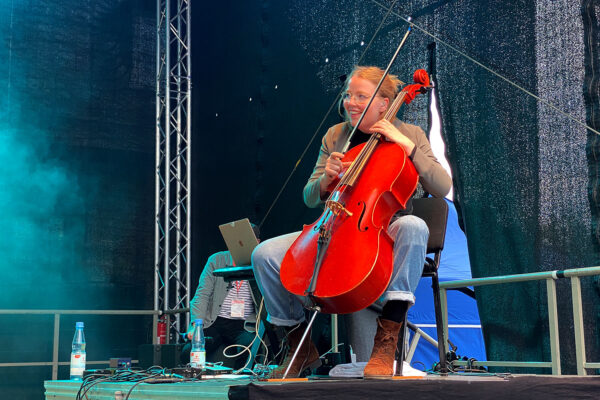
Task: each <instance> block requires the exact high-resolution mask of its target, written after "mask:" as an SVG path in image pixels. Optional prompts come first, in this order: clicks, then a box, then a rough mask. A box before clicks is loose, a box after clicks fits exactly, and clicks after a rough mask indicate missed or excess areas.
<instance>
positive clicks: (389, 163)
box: [280, 70, 429, 314]
mask: <svg viewBox="0 0 600 400" xmlns="http://www.w3.org/2000/svg"><path fill="white" fill-rule="evenodd" d="M418 71H423V70H418ZM423 73H425V71H423ZM416 75H417V73H415V77H416ZM425 76H426V73H425ZM426 77H427V76H426ZM415 80H416V78H415ZM428 84H429V82H428V77H427V85H428ZM410 86H417V85H410ZM418 86H420V87H422V86H423V85H418ZM415 90H416V89H415ZM412 98H414V93H413V94H412V97H411V98H410V100H412ZM407 102H408V101H405V103H407ZM398 107H399V106H398ZM397 110H398V109H397V108H396V110H395V111H396V112H397ZM396 112H393V115H395V114H396ZM373 143H376V144H375V145H373ZM373 143H369V142H367V143H366V144H365V143H363V144H362V145H359V146H356V147H354V148H352V149H350V150H349V151H348V152H347V153H346V154H345V156H344V159H343V161H354V162H353V164H352V166H351V167H350V168H349V169H348V170H347V171H346V172H345V174H348V175H349V174H350V171H351V170H353V167H354V166H355V164H357V163H359V162H360V164H361V165H360V167H357V168H359V170H360V172H359V173H358V174H357V177H358V178H357V179H352V180H348V179H345V178H347V176H344V177H342V179H341V181H339V180H338V181H334V182H332V184H331V185H330V187H329V192H330V193H331V195H330V196H329V200H328V201H327V202H326V207H325V211H324V212H323V214H322V215H321V217H320V218H319V219H318V220H317V221H316V222H314V223H313V224H311V225H307V226H304V229H303V230H302V233H301V234H300V236H299V237H298V238H297V239H296V241H295V242H294V243H293V244H292V246H291V247H290V249H289V250H288V252H287V253H286V255H285V257H284V259H283V262H282V264H281V269H280V277H281V282H282V283H283V285H284V287H285V288H286V289H287V290H288V291H290V292H291V293H293V294H296V295H299V296H307V295H309V297H310V298H311V299H312V301H313V302H314V303H315V304H316V305H317V306H319V307H320V309H321V311H322V312H325V313H337V314H345V313H351V312H355V311H359V310H361V309H363V308H365V307H367V306H369V305H370V304H372V303H374V302H375V301H376V300H377V299H378V298H379V297H380V296H381V295H382V294H383V292H384V291H385V289H386V288H387V286H388V284H389V281H390V278H391V274H392V270H393V263H392V251H393V245H394V242H393V240H392V239H391V237H390V236H389V235H388V233H387V227H388V225H389V222H390V220H391V218H392V216H393V215H394V214H395V213H396V212H397V211H398V210H400V209H403V208H405V206H406V203H407V201H408V200H409V199H410V197H411V196H412V194H413V192H414V190H415V188H416V186H417V182H418V178H419V176H418V174H417V171H416V169H415V167H414V165H413V164H412V162H411V161H410V159H409V158H408V156H407V155H406V153H405V152H404V150H403V149H402V147H400V146H399V145H397V144H395V143H391V142H387V141H385V140H382V139H376V140H374V141H373ZM365 146H372V147H371V148H370V150H369V151H370V153H369V156H368V160H367V161H365V157H364V154H365V149H363V147H365ZM355 159H356V161H355ZM357 168H354V170H356V169H357ZM324 228H325V229H324ZM323 229H324V230H325V231H326V232H327V236H328V238H327V245H326V250H325V251H321V253H322V254H321V257H320V262H318V263H317V258H318V254H319V251H318V249H319V238H320V237H321V236H322V233H321V232H322V231H323ZM316 264H318V265H319V267H318V268H317V270H315V265H316ZM313 280H314V282H316V284H315V283H314V282H313ZM311 283H313V284H312V285H311ZM309 288H310V289H309Z"/></svg>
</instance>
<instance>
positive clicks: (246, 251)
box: [219, 218, 258, 266]
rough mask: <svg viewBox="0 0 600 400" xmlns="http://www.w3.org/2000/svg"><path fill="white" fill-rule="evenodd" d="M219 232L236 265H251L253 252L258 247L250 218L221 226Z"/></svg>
mask: <svg viewBox="0 0 600 400" xmlns="http://www.w3.org/2000/svg"><path fill="white" fill-rule="evenodd" d="M219 230H220V231H221V235H223V239H224V240H225V244H226V245H227V249H228V250H229V252H230V253H231V257H232V258H233V261H234V262H235V265H238V266H242V265H250V264H251V256H252V251H253V250H254V248H255V247H256V246H257V245H258V239H257V238H256V236H255V235H254V230H252V225H250V221H249V220H248V218H244V219H240V220H238V221H233V222H228V223H226V224H223V225H219Z"/></svg>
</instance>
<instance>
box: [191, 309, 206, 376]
mask: <svg viewBox="0 0 600 400" xmlns="http://www.w3.org/2000/svg"><path fill="white" fill-rule="evenodd" d="M203 328H204V327H203V326H202V320H201V319H197V320H195V321H194V333H193V334H192V351H191V353H190V366H191V367H192V368H204V366H205V365H206V348H205V342H204V330H203Z"/></svg>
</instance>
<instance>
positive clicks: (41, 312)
mask: <svg viewBox="0 0 600 400" xmlns="http://www.w3.org/2000/svg"><path fill="white" fill-rule="evenodd" d="M180 312H183V310H182V311H180ZM171 313H172V312H171ZM161 314H163V313H162V312H161V311H156V310H0V315H54V335H53V345H52V361H39V362H21V363H0V367H28V366H52V380H56V379H58V366H59V365H69V364H70V361H58V349H59V337H60V336H59V335H60V317H61V315H152V316H153V318H152V343H155V344H156V343H157V339H156V326H157V323H158V317H159V316H160V315H161ZM132 362H135V363H137V360H132ZM98 364H100V365H102V364H106V365H108V364H109V360H101V361H86V365H98Z"/></svg>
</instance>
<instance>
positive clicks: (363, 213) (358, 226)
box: [357, 201, 369, 232]
mask: <svg viewBox="0 0 600 400" xmlns="http://www.w3.org/2000/svg"><path fill="white" fill-rule="evenodd" d="M358 206H359V207H361V206H362V211H361V212H360V217H358V225H357V228H358V230H359V232H366V231H367V230H368V229H369V227H368V226H365V227H364V228H361V227H360V226H361V225H362V221H363V217H364V216H365V211H366V209H367V205H366V204H365V202H364V201H361V202H359V203H358Z"/></svg>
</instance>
